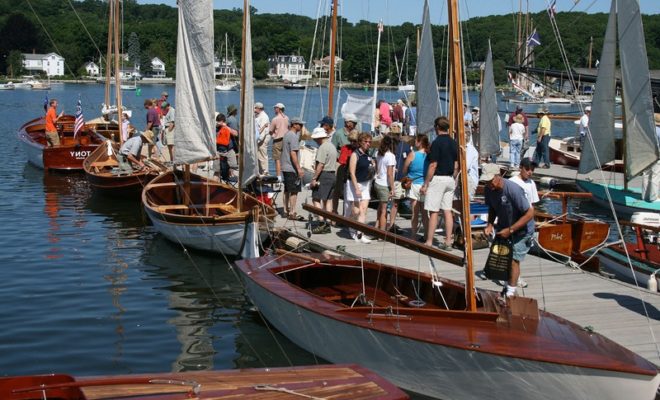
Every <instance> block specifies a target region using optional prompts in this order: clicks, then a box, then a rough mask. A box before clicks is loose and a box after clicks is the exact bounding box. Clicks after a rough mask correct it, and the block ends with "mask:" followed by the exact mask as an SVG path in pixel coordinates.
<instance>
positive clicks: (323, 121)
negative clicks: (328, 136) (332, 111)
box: [319, 116, 335, 126]
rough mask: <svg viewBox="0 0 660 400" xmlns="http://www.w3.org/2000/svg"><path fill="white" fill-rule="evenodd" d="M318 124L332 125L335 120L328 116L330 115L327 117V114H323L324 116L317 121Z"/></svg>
mask: <svg viewBox="0 0 660 400" xmlns="http://www.w3.org/2000/svg"><path fill="white" fill-rule="evenodd" d="M319 124H321V125H324V124H328V125H330V126H334V125H335V121H333V119H332V118H330V117H328V116H325V117H323V119H321V120H320V121H319Z"/></svg>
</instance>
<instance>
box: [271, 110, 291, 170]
mask: <svg viewBox="0 0 660 400" xmlns="http://www.w3.org/2000/svg"><path fill="white" fill-rule="evenodd" d="M273 109H274V110H275V116H274V117H273V119H272V120H271V121H270V128H268V133H270V136H271V140H272V141H273V146H272V147H273V150H272V152H273V160H275V175H276V176H277V177H278V178H279V177H281V176H282V167H281V163H280V159H281V158H282V140H283V139H284V135H285V134H286V133H287V132H288V131H289V117H287V116H286V114H284V104H282V103H277V104H275V106H274V107H273Z"/></svg>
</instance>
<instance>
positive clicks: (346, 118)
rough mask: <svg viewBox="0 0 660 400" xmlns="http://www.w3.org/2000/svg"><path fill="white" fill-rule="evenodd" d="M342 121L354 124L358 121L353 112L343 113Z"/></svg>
mask: <svg viewBox="0 0 660 400" xmlns="http://www.w3.org/2000/svg"><path fill="white" fill-rule="evenodd" d="M344 121H345V122H353V123H355V124H357V123H358V118H357V117H356V116H355V114H350V113H349V114H346V115H344Z"/></svg>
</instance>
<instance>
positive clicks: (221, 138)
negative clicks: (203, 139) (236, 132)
mask: <svg viewBox="0 0 660 400" xmlns="http://www.w3.org/2000/svg"><path fill="white" fill-rule="evenodd" d="M215 144H216V145H217V146H216V147H217V148H218V150H220V151H229V150H230V149H231V148H232V146H231V132H230V131H229V127H227V126H223V127H222V128H220V129H218V134H217V135H216V137H215Z"/></svg>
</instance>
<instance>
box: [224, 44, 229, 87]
mask: <svg viewBox="0 0 660 400" xmlns="http://www.w3.org/2000/svg"><path fill="white" fill-rule="evenodd" d="M224 64H225V68H224V69H225V74H224V75H225V80H228V76H229V73H228V72H227V71H228V70H229V42H228V41H227V32H225V62H224Z"/></svg>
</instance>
